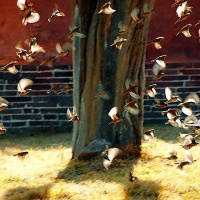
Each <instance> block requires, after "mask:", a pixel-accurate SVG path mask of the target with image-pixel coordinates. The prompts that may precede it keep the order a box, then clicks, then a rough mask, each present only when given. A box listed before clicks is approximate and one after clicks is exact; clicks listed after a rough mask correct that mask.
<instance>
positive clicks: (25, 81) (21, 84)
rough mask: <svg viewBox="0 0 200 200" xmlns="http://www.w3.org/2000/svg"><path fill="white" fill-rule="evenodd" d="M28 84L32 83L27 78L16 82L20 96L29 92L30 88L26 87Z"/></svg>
mask: <svg viewBox="0 0 200 200" xmlns="http://www.w3.org/2000/svg"><path fill="white" fill-rule="evenodd" d="M30 85H33V81H32V80H30V79H28V78H23V79H21V80H20V81H19V82H18V84H17V90H18V91H19V92H20V94H19V95H20V96H25V95H27V94H28V93H30V92H31V90H32V89H30V88H27V87H29V86H30Z"/></svg>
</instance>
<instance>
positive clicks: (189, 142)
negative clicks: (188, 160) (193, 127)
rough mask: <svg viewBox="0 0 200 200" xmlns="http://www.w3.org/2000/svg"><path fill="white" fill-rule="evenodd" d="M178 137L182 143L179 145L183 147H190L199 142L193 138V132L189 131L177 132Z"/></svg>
mask: <svg viewBox="0 0 200 200" xmlns="http://www.w3.org/2000/svg"><path fill="white" fill-rule="evenodd" d="M178 138H179V139H180V140H181V141H182V145H181V146H182V147H183V148H184V149H191V148H192V147H193V146H196V145H197V144H199V143H198V142H197V141H196V140H195V137H194V136H193V133H189V134H182V133H179V137H178Z"/></svg>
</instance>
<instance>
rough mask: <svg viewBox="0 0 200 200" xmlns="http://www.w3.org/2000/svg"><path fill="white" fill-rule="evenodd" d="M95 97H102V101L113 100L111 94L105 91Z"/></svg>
mask: <svg viewBox="0 0 200 200" xmlns="http://www.w3.org/2000/svg"><path fill="white" fill-rule="evenodd" d="M95 97H101V98H102V99H105V100H109V99H111V96H110V94H109V92H108V91H104V90H103V91H101V92H99V93H98V94H97V95H96V96H95Z"/></svg>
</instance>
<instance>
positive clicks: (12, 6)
mask: <svg viewBox="0 0 200 200" xmlns="http://www.w3.org/2000/svg"><path fill="white" fill-rule="evenodd" d="M16 2H17V0H8V1H6V2H5V1H0V64H6V63H7V62H9V61H11V60H13V59H16V58H17V56H16V49H15V46H16V44H17V42H18V41H20V40H21V41H22V44H23V47H24V48H26V47H27V46H26V44H24V41H25V40H26V39H29V38H30V37H36V38H37V40H38V44H40V45H41V46H43V48H44V49H45V50H46V52H47V53H46V54H42V53H40V54H38V55H37V56H36V62H37V60H40V61H41V60H42V59H45V58H47V57H48V56H49V55H52V54H56V50H55V45H56V43H57V42H60V43H61V44H63V43H64V42H67V41H68V42H69V40H68V39H67V36H66V34H67V33H68V32H69V29H68V27H69V24H70V23H71V7H70V1H69V0H56V1H51V0H30V1H29V2H31V3H33V7H34V9H35V10H36V11H37V12H38V13H39V14H40V20H39V21H38V22H37V23H34V24H27V26H23V25H22V23H21V21H22V18H23V17H22V15H21V16H19V8H18V7H17V5H16ZM55 2H56V3H57V5H58V7H59V10H60V11H63V12H64V13H65V17H58V18H54V19H52V21H51V22H50V23H49V22H48V21H47V19H48V17H50V15H51V13H52V11H53V6H54V3H55ZM69 60H70V59H69V58H65V59H62V60H61V61H58V62H62V63H69ZM22 63H23V62H20V63H19V64H22ZM33 64H34V63H33Z"/></svg>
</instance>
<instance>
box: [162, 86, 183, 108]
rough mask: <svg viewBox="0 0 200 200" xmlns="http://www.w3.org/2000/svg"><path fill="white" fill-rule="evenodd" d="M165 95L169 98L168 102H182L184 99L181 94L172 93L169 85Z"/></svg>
mask: <svg viewBox="0 0 200 200" xmlns="http://www.w3.org/2000/svg"><path fill="white" fill-rule="evenodd" d="M165 96H166V98H167V101H165V103H166V104H169V103H174V102H178V101H179V102H182V99H181V97H180V96H179V95H175V94H172V90H171V89H170V88H169V87H166V88H165Z"/></svg>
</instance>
